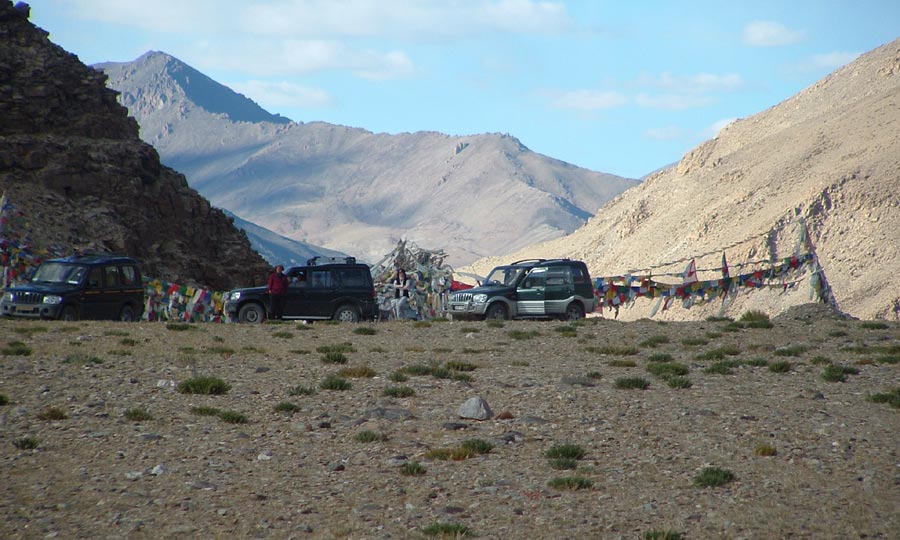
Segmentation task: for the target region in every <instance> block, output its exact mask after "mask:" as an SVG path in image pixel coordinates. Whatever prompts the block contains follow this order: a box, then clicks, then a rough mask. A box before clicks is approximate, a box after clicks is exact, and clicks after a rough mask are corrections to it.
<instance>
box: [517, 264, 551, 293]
mask: <svg viewBox="0 0 900 540" xmlns="http://www.w3.org/2000/svg"><path fill="white" fill-rule="evenodd" d="M546 281H547V268H546V267H544V266H538V267H537V268H532V269H531V272H529V273H528V275H527V276H525V280H524V281H523V282H522V287H523V288H525V289H534V288H537V287H543V286H544V285H545V284H546Z"/></svg>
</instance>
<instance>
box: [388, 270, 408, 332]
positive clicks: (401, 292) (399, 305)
mask: <svg viewBox="0 0 900 540" xmlns="http://www.w3.org/2000/svg"><path fill="white" fill-rule="evenodd" d="M391 283H392V284H393V286H394V318H395V319H401V318H404V317H403V313H404V312H405V311H406V308H407V307H408V306H409V280H408V279H407V278H406V270H404V269H402V268H400V269H399V270H397V275H396V276H394V279H393V280H392V281H391Z"/></svg>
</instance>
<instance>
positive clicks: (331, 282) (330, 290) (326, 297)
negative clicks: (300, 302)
mask: <svg viewBox="0 0 900 540" xmlns="http://www.w3.org/2000/svg"><path fill="white" fill-rule="evenodd" d="M308 281H309V285H308V286H307V288H306V291H305V292H306V305H305V307H304V309H305V310H306V311H308V312H309V316H310V317H316V318H320V319H329V318H331V315H332V313H333V312H334V308H335V306H334V305H333V303H334V297H335V294H336V293H337V288H338V283H337V279H336V276H335V274H334V272H332V271H331V270H330V269H328V268H310V270H309V278H308Z"/></svg>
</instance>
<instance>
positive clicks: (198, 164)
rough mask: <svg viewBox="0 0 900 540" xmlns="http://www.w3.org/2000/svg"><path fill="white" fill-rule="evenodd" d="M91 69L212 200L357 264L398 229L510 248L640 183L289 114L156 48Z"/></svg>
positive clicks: (472, 246)
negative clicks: (301, 119)
mask: <svg viewBox="0 0 900 540" xmlns="http://www.w3.org/2000/svg"><path fill="white" fill-rule="evenodd" d="M95 67H96V68H97V69H101V70H103V71H104V72H105V73H106V74H107V75H108V76H109V81H108V85H109V87H110V88H113V89H115V90H117V91H118V92H120V93H121V95H120V102H121V103H122V104H123V105H125V106H126V107H128V109H129V111H130V113H131V114H132V115H133V116H134V117H135V118H136V119H137V121H138V123H139V124H140V126H141V137H142V138H143V139H144V140H145V141H146V142H148V143H150V144H152V145H153V146H154V147H155V148H156V149H157V150H158V151H159V153H160V156H161V158H162V160H163V161H164V162H165V163H166V164H167V165H168V166H170V167H173V168H175V169H177V170H179V171H182V172H184V173H185V175H186V176H187V178H188V181H189V183H190V185H191V187H193V188H195V189H197V190H198V191H199V192H200V193H201V194H203V195H204V196H206V197H207V198H208V199H209V200H210V201H211V202H212V203H213V204H215V205H216V206H219V207H221V208H224V209H227V210H229V211H231V212H233V213H234V214H236V215H239V216H241V217H242V218H244V219H246V220H248V221H250V222H253V223H255V224H257V225H260V226H263V227H265V228H267V229H269V230H272V231H274V232H276V233H278V234H281V235H283V236H286V237H288V238H292V239H295V240H299V241H303V242H307V243H310V244H313V245H318V246H325V247H327V248H329V249H335V250H339V251H342V252H345V253H349V254H353V255H355V256H357V257H358V258H360V259H362V260H378V259H380V258H381V257H382V256H383V255H384V254H385V253H388V252H390V251H391V250H392V249H393V247H394V246H395V245H396V244H397V241H398V240H399V239H401V238H404V239H408V240H412V241H414V242H416V243H417V244H419V245H420V246H422V247H425V248H431V247H433V248H440V249H443V250H444V251H446V252H447V253H448V262H449V263H451V264H462V263H467V262H471V261H473V260H475V259H477V258H480V257H483V256H486V255H494V254H503V253H507V252H509V251H511V250H514V249H517V248H521V247H524V246H526V245H529V244H532V243H534V242H539V241H544V240H550V239H553V238H559V237H562V236H564V235H566V234H568V233H571V232H573V231H575V230H576V229H577V228H578V227H580V226H582V225H583V224H584V223H585V222H586V221H587V219H589V218H590V217H591V216H593V215H594V213H595V212H596V211H597V209H598V208H599V207H600V206H602V205H603V204H604V203H606V202H607V201H609V200H610V199H612V198H613V197H615V196H616V195H618V194H619V193H621V192H623V191H624V190H625V189H627V188H629V187H632V186H634V185H636V184H637V181H636V180H631V179H626V178H621V177H618V176H614V175H611V174H604V173H599V172H594V171H589V170H586V169H582V168H579V167H575V166H573V165H570V164H567V163H564V162H562V161H559V160H555V159H552V158H549V157H547V156H543V155H540V154H537V153H535V152H532V151H530V150H529V149H528V148H526V147H525V146H524V145H522V143H521V142H519V141H518V140H517V139H515V138H514V137H512V136H509V135H504V134H480V135H472V136H464V137H458V136H449V135H445V134H441V133H436V132H417V133H401V134H396V135H392V134H385V133H378V134H376V133H371V132H369V131H366V130H364V129H359V128H352V127H345V126H338V125H333V124H327V123H324V122H310V123H301V122H290V121H288V120H287V119H285V118H283V117H280V116H277V115H272V114H269V113H267V112H266V111H264V110H263V109H262V108H260V107H259V106H258V105H256V104H255V103H253V102H252V101H250V100H249V99H247V98H245V97H244V96H241V95H239V94H237V93H235V92H234V91H232V90H231V89H229V88H227V87H225V86H223V85H221V84H219V83H216V82H215V81H213V80H212V79H210V78H209V77H207V76H205V75H203V74H202V73H200V72H199V71H197V70H195V69H193V68H191V67H190V66H188V65H186V64H185V63H183V62H181V61H179V60H178V59H176V58H173V57H172V56H170V55H168V54H165V53H162V52H149V53H147V54H144V55H143V56H141V57H140V58H138V59H136V60H134V61H132V62H124V63H104V64H98V65H96V66H95Z"/></svg>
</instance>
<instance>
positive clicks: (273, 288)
mask: <svg viewBox="0 0 900 540" xmlns="http://www.w3.org/2000/svg"><path fill="white" fill-rule="evenodd" d="M287 291H288V277H287V276H286V275H285V274H284V267H283V266H281V265H280V264H279V265H278V266H276V267H275V271H274V272H272V274H271V275H270V276H269V319H271V320H276V321H280V320H281V319H282V317H284V300H285V298H286V297H287Z"/></svg>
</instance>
